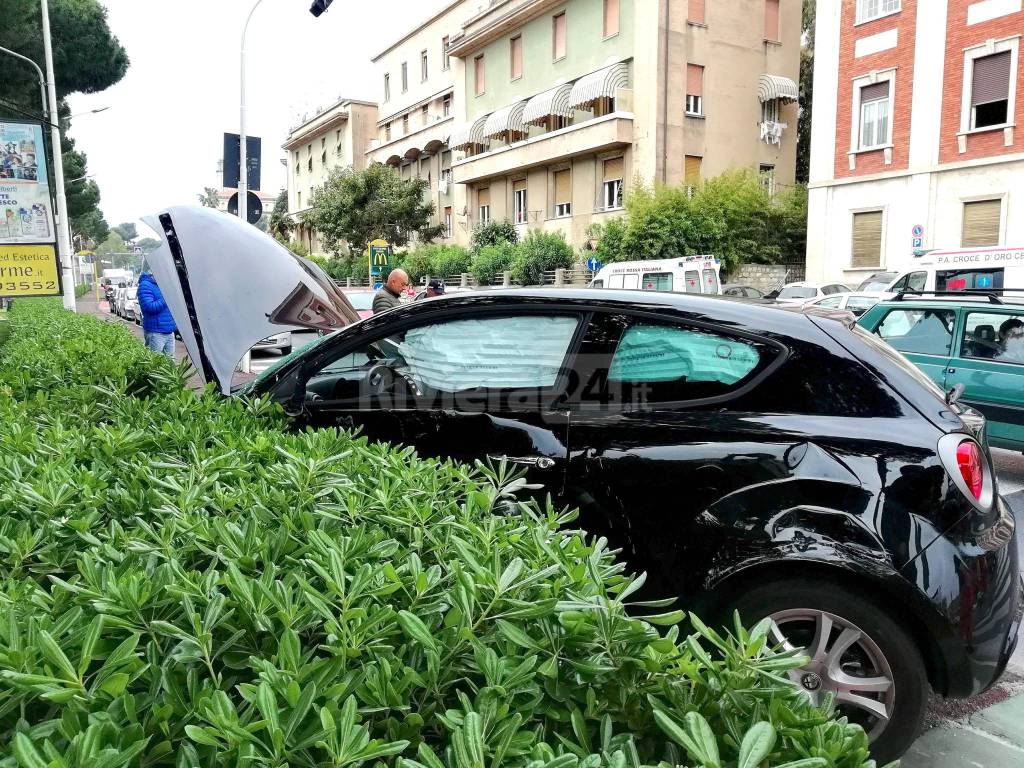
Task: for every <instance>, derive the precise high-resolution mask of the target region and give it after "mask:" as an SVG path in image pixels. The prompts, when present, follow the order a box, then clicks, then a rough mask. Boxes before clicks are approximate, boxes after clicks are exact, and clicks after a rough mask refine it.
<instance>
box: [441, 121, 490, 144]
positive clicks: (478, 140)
mask: <svg viewBox="0 0 1024 768" xmlns="http://www.w3.org/2000/svg"><path fill="white" fill-rule="evenodd" d="M486 123H487V115H483V116H482V117H478V118H477V119H476V120H474V121H473V122H472V123H468V124H466V125H463V126H460V127H459V128H456V129H455V130H454V131H452V135H451V136H449V137H448V149H465V148H466V147H472V146H476V145H478V144H483V143H484V125H485V124H486Z"/></svg>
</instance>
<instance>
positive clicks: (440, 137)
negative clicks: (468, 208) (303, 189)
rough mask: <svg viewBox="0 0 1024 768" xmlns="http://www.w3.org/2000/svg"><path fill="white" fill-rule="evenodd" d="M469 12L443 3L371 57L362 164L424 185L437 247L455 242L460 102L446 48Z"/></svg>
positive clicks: (459, 1)
mask: <svg viewBox="0 0 1024 768" xmlns="http://www.w3.org/2000/svg"><path fill="white" fill-rule="evenodd" d="M478 1H479V0H477V2H478ZM473 8H475V4H474V3H473V2H470V1H469V0H456V2H451V3H448V4H447V5H445V6H444V7H442V8H441V10H440V11H439V12H438V13H436V14H435V15H434V16H432V17H431V18H429V19H427V20H426V21H425V22H423V23H422V24H420V25H419V26H417V27H416V28H415V29H413V30H412V31H410V32H409V33H407V34H406V35H404V36H403V37H401V38H400V39H398V40H397V41H395V42H394V43H392V44H391V45H389V46H388V47H387V48H385V49H384V50H383V51H381V52H380V53H379V54H377V55H376V56H374V58H373V63H374V65H375V69H376V72H377V87H378V89H379V97H378V98H379V101H380V107H379V115H378V118H377V122H376V126H375V133H374V136H373V138H372V141H371V142H370V145H369V147H368V149H367V150H366V157H367V160H368V162H371V163H385V164H387V165H391V166H393V167H394V168H396V169H397V170H398V171H399V173H401V175H402V177H403V178H405V179H411V178H414V177H419V178H423V179H425V180H426V181H427V182H428V193H427V194H428V196H429V198H430V200H431V202H433V203H434V209H435V212H434V219H433V221H432V222H431V223H433V224H443V225H444V236H443V237H442V240H441V241H442V242H453V241H454V237H455V231H454V215H453V211H454V207H455V205H456V190H455V184H454V182H453V179H452V153H451V151H450V149H449V148H448V137H449V136H450V135H451V133H452V126H453V125H454V123H455V119H456V109H457V104H458V103H459V100H460V99H461V98H462V93H461V89H458V88H456V84H455V78H454V70H453V68H452V59H451V56H450V55H449V53H448V50H447V49H448V44H449V41H450V40H451V38H452V37H453V36H454V35H455V34H456V33H457V32H458V31H459V30H460V29H461V24H462V22H463V21H464V20H465V18H466V17H467V16H468V15H469V13H470V12H471V10H472V9H473Z"/></svg>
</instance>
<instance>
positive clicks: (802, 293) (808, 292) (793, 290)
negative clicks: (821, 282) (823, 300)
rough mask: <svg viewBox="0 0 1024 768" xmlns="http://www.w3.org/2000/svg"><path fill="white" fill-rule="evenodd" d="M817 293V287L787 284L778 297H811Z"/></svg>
mask: <svg viewBox="0 0 1024 768" xmlns="http://www.w3.org/2000/svg"><path fill="white" fill-rule="evenodd" d="M817 295H818V289H817V288H811V287H809V286H806V285H787V286H786V287H785V288H783V289H782V293H780V294H779V298H780V299H813V298H814V297H815V296H817Z"/></svg>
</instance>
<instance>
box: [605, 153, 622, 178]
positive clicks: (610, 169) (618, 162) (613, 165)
mask: <svg viewBox="0 0 1024 768" xmlns="http://www.w3.org/2000/svg"><path fill="white" fill-rule="evenodd" d="M622 168H623V166H622V158H621V157H615V158H612V159H611V160H605V161H604V180H605V181H613V180H614V179H621V178H622Z"/></svg>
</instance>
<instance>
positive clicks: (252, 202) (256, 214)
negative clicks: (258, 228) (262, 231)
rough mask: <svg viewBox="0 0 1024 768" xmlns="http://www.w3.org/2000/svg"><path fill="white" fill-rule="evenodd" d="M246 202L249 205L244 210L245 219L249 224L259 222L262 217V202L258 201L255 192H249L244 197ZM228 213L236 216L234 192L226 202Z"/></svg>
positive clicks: (236, 197) (236, 199)
mask: <svg viewBox="0 0 1024 768" xmlns="http://www.w3.org/2000/svg"><path fill="white" fill-rule="evenodd" d="M245 199H246V200H248V201H249V205H248V206H247V209H246V212H245V213H246V218H247V219H248V221H249V223H250V224H255V223H256V222H257V221H259V220H260V217H261V216H262V215H263V201H262V200H260V198H259V196H258V195H257V194H256V193H255V192H249V193H247V195H246V198H245ZM228 213H230V214H231V215H232V216H237V215H238V193H237V192H235V194H233V195H232V196H231V199H230V200H228Z"/></svg>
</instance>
